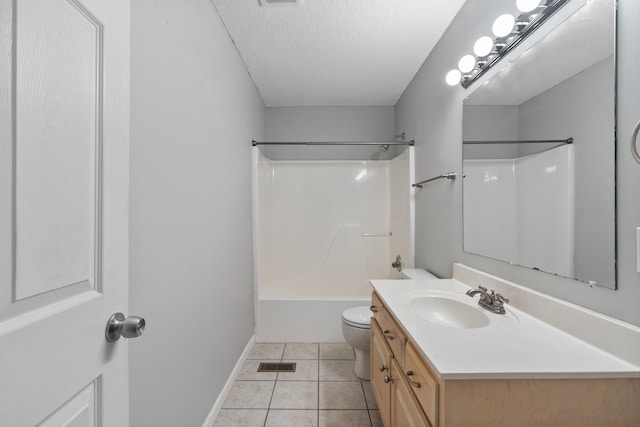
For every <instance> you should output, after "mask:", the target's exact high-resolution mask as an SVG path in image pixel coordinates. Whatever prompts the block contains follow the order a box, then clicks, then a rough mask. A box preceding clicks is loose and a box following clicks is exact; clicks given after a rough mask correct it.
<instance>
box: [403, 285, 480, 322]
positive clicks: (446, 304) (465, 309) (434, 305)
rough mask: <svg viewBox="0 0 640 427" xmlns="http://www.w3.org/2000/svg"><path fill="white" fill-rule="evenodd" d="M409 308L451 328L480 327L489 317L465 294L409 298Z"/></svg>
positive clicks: (425, 295) (426, 295) (423, 316)
mask: <svg viewBox="0 0 640 427" xmlns="http://www.w3.org/2000/svg"><path fill="white" fill-rule="evenodd" d="M409 310H410V311H411V312H413V313H414V314H416V315H418V316H420V317H422V318H423V319H425V320H428V321H429V322H433V323H437V324H439V325H444V326H449V327H452V328H482V327H483V326H487V325H488V324H489V317H488V316H487V315H486V314H485V313H483V312H482V311H480V310H482V309H481V308H479V307H478V306H477V301H475V300H472V299H471V298H469V297H468V296H467V295H462V294H461V295H458V294H454V293H450V294H445V293H432V294H422V295H419V296H415V297H413V298H411V299H410V300H409Z"/></svg>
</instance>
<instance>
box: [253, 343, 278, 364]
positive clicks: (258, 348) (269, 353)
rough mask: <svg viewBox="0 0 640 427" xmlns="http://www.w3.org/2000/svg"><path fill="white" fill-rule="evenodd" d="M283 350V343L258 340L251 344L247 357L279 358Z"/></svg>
mask: <svg viewBox="0 0 640 427" xmlns="http://www.w3.org/2000/svg"><path fill="white" fill-rule="evenodd" d="M283 352H284V343H271V342H259V343H256V344H255V345H254V346H253V349H252V350H251V353H249V356H248V357H247V359H265V360H266V359H274V360H281V359H282V353H283Z"/></svg>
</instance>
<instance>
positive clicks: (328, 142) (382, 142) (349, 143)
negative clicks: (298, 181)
mask: <svg viewBox="0 0 640 427" xmlns="http://www.w3.org/2000/svg"><path fill="white" fill-rule="evenodd" d="M251 145H253V146H254V147H255V146H256V145H411V146H413V145H414V140H413V139H412V140H411V141H402V142H399V141H398V142H390V141H326V142H319V141H304V142H285V141H279V142H275V141H269V142H259V141H255V140H253V141H251Z"/></svg>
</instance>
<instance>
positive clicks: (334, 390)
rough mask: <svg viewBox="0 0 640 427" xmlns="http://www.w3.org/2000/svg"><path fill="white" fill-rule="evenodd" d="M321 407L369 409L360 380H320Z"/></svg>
mask: <svg viewBox="0 0 640 427" xmlns="http://www.w3.org/2000/svg"><path fill="white" fill-rule="evenodd" d="M319 401H320V403H319V405H320V409H367V403H366V402H365V400H364V392H363V391H362V385H361V384H360V381H349V382H346V381H339V382H333V381H325V382H322V381H321V382H320V399H319Z"/></svg>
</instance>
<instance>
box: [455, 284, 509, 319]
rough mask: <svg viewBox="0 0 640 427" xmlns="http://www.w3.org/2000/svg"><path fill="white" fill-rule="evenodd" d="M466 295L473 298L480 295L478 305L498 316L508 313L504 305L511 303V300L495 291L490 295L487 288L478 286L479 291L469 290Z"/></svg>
mask: <svg viewBox="0 0 640 427" xmlns="http://www.w3.org/2000/svg"><path fill="white" fill-rule="evenodd" d="M466 294H467V295H469V296H470V297H472V298H473V297H474V296H476V295H477V294H480V300H479V301H478V305H479V306H480V307H482V308H485V309H487V310H489V311H490V312H492V313H496V314H505V313H506V311H505V309H504V303H505V302H509V300H508V299H506V298H505V297H503V296H502V295H500V294H497V293H496V291H494V290H493V289H492V290H491V293H489V292H488V291H487V288H485V287H484V286H478V289H469V290H468V291H467V292H466Z"/></svg>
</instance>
